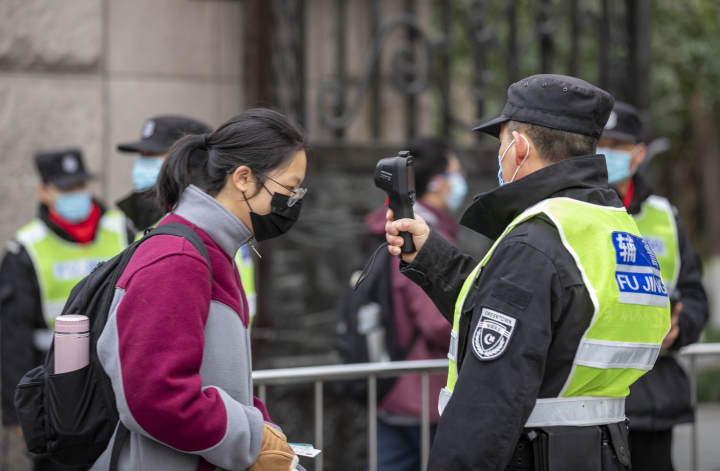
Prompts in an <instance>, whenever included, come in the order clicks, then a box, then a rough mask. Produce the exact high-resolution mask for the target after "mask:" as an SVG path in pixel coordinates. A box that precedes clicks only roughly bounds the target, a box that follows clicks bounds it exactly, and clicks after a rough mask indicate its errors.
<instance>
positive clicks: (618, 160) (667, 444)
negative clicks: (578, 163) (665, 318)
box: [598, 102, 708, 471]
mask: <svg viewBox="0 0 720 471" xmlns="http://www.w3.org/2000/svg"><path fill="white" fill-rule="evenodd" d="M646 150H647V149H646V146H645V144H644V143H643V142H642V124H641V121H640V116H639V114H638V111H637V109H635V107H633V106H631V105H628V104H626V103H619V102H618V103H616V104H615V108H614V109H613V111H612V113H610V117H609V118H608V122H607V124H606V125H605V130H604V132H603V135H602V137H601V138H600V142H599V143H598V153H600V154H604V155H605V160H606V162H607V168H608V181H609V182H610V184H611V185H612V186H614V187H615V190H616V191H617V192H618V195H620V198H621V199H622V200H623V204H624V205H625V207H626V208H627V210H628V212H629V213H630V214H631V215H632V216H633V217H634V218H635V222H636V223H637V225H638V228H639V229H640V232H641V233H642V234H643V237H644V238H645V240H647V241H648V243H649V244H650V246H651V247H652V248H653V251H654V252H655V255H656V256H657V259H658V263H659V264H660V268H661V269H662V275H663V282H664V283H665V287H666V288H667V289H668V292H670V293H675V294H676V295H677V296H673V298H674V297H677V299H672V301H674V302H673V306H672V317H671V319H672V328H671V330H670V332H669V333H668V335H667V337H666V338H665V340H664V341H663V345H662V347H663V350H664V351H665V354H661V355H660V357H659V358H658V360H657V362H656V363H655V366H654V367H653V369H652V370H651V371H650V372H648V374H646V375H644V376H643V377H641V378H640V379H639V380H638V381H637V382H635V383H634V384H633V385H632V387H631V388H630V396H629V397H628V400H627V403H626V411H627V415H628V417H629V418H630V426H631V427H630V444H631V450H632V467H633V470H634V471H638V470H640V471H643V470H652V471H665V470H672V469H673V467H672V456H671V455H672V453H671V452H672V428H673V427H674V426H675V425H676V424H681V423H687V422H692V421H693V420H694V417H693V415H694V414H693V406H692V401H691V396H690V384H689V381H688V377H687V375H686V374H685V372H684V370H683V369H682V368H681V367H680V366H679V365H678V363H677V361H675V357H674V355H672V352H674V351H676V350H677V349H678V348H680V347H683V346H685V345H687V344H690V343H693V342H696V341H697V339H698V338H699V337H700V333H701V332H702V329H703V327H704V326H705V323H706V322H707V318H708V303H707V296H706V295H705V289H704V288H703V285H702V269H701V265H700V260H699V258H698V257H697V255H696V254H695V252H694V251H693V249H692V247H691V246H690V242H689V240H688V238H687V235H686V234H685V231H684V230H683V228H682V225H681V224H680V220H679V218H678V215H677V210H676V209H675V208H674V207H673V206H672V205H671V204H670V202H669V201H668V200H667V199H666V198H663V197H662V196H658V195H654V194H653V189H652V188H651V186H650V184H649V183H648V181H647V180H646V179H645V178H644V177H643V176H642V175H641V174H640V173H637V170H638V168H639V167H640V165H641V164H642V163H643V160H644V159H645V153H646Z"/></svg>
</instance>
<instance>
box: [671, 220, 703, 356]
mask: <svg viewBox="0 0 720 471" xmlns="http://www.w3.org/2000/svg"><path fill="white" fill-rule="evenodd" d="M675 220H676V226H677V232H678V245H679V247H680V273H679V274H678V281H677V289H678V291H680V301H681V302H682V305H683V307H682V311H681V312H680V317H679V318H678V327H679V328H680V332H679V334H678V337H677V340H675V343H674V344H673V345H672V347H671V348H672V349H673V350H675V349H678V348H680V347H684V346H685V345H689V344H691V343H693V342H697V340H698V339H699V338H700V333H701V332H702V330H703V328H704V327H705V323H706V322H707V320H708V300H707V295H706V294H705V288H704V287H703V284H702V265H701V262H700V258H699V257H698V256H697V254H695V252H694V251H693V249H692V247H691V245H690V241H689V240H688V238H687V235H686V234H685V231H684V230H683V228H682V225H681V224H680V220H679V218H677V217H676V218H675Z"/></svg>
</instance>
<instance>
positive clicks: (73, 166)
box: [35, 149, 92, 189]
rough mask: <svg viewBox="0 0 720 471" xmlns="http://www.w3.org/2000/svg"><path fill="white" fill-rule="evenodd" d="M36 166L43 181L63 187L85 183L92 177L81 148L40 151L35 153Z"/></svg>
mask: <svg viewBox="0 0 720 471" xmlns="http://www.w3.org/2000/svg"><path fill="white" fill-rule="evenodd" d="M35 166H36V167H37V170H38V173H39V174H40V178H41V179H42V181H43V183H52V184H53V185H56V186H58V187H59V188H63V189H65V188H70V187H73V186H75V185H79V184H81V183H85V182H87V181H88V180H90V179H91V178H92V175H90V174H88V173H87V172H86V171H85V163H84V162H83V156H82V152H81V151H80V150H79V149H66V150H56V151H47V152H41V153H38V154H37V155H35Z"/></svg>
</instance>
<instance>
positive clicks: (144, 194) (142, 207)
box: [115, 187, 166, 240]
mask: <svg viewBox="0 0 720 471" xmlns="http://www.w3.org/2000/svg"><path fill="white" fill-rule="evenodd" d="M154 188H155V187H153V188H152V189H150V190H147V191H134V192H132V193H130V194H129V195H127V196H126V197H125V198H123V199H121V200H119V201H118V202H116V203H115V204H116V205H117V207H118V208H120V211H122V212H123V213H124V214H125V216H126V217H127V218H128V219H129V220H130V221H131V222H132V224H133V226H135V227H134V228H135V232H140V231H144V230H145V229H147V228H149V227H152V226H153V225H154V224H155V223H157V222H158V221H159V220H160V218H162V217H163V215H164V214H165V213H166V211H163V210H162V209H160V206H158V204H157V202H156V201H155V191H154ZM130 240H133V239H130Z"/></svg>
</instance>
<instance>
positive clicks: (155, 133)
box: [117, 115, 212, 154]
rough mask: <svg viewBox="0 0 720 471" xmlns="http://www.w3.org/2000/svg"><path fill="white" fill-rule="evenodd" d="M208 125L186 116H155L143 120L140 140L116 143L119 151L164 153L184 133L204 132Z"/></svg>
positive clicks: (208, 127) (207, 129)
mask: <svg viewBox="0 0 720 471" xmlns="http://www.w3.org/2000/svg"><path fill="white" fill-rule="evenodd" d="M210 131H212V129H210V126H208V125H207V124H205V123H203V122H201V121H198V120H196V119H193V118H188V117H187V116H179V115H175V116H170V115H166V116H155V117H153V118H150V119H148V120H147V121H145V124H144V125H143V128H142V131H141V133H140V140H139V141H135V142H128V143H125V144H118V146H117V149H118V150H119V151H121V152H132V153H140V152H147V153H149V154H165V153H167V151H169V150H170V147H172V145H173V144H174V143H175V141H177V140H178V139H180V138H181V137H183V136H184V135H185V134H205V133H208V132H210Z"/></svg>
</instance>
